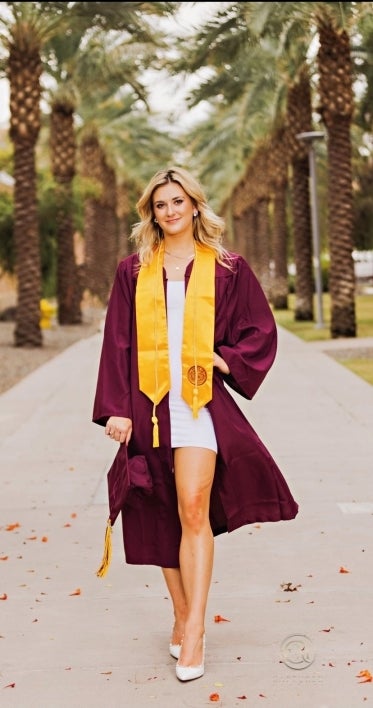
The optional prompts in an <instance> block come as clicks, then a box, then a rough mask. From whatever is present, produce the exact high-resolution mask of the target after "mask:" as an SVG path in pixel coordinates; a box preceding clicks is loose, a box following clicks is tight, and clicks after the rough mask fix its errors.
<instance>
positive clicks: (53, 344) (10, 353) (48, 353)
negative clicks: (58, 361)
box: [0, 308, 104, 394]
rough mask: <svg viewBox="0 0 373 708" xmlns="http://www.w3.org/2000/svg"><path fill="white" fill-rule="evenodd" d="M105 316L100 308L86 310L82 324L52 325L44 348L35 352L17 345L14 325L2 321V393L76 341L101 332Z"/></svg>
mask: <svg viewBox="0 0 373 708" xmlns="http://www.w3.org/2000/svg"><path fill="white" fill-rule="evenodd" d="M103 317H104V311H103V310H102V309H100V308H89V309H86V310H83V322H82V324H79V325H64V326H61V325H57V324H52V326H51V327H50V329H43V346H42V347H36V348H31V349H30V348H25V347H15V346H14V339H13V332H14V326H15V325H14V322H0V394H1V393H4V391H7V390H8V389H9V388H11V387H12V386H14V385H15V384H16V383H18V381H20V380H21V379H23V378H24V377H25V376H27V375H28V374H30V373H31V372H32V371H34V370H35V369H37V368H38V367H39V366H41V365H42V364H44V363H45V362H46V361H48V360H49V359H52V358H53V357H54V356H56V355H57V354H59V353H60V352H62V351H63V350H64V349H66V348H67V347H69V346H70V345H71V344H74V342H76V341H78V340H80V339H84V338H85V337H90V336H91V335H93V334H96V333H97V332H99V331H100V329H101V326H102V320H103Z"/></svg>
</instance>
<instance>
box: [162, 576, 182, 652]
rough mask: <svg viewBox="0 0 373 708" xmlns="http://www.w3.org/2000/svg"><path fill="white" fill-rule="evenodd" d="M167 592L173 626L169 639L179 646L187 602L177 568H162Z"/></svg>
mask: <svg viewBox="0 0 373 708" xmlns="http://www.w3.org/2000/svg"><path fill="white" fill-rule="evenodd" d="M162 572H163V575H164V578H165V581H166V585H167V588H168V591H169V593H170V595H171V600H172V605H173V612H174V626H173V629H172V634H171V637H170V642H171V644H181V642H182V641H183V637H184V629H185V620H186V616H187V602H186V597H185V592H184V587H183V582H182V580H181V573H180V569H179V568H162Z"/></svg>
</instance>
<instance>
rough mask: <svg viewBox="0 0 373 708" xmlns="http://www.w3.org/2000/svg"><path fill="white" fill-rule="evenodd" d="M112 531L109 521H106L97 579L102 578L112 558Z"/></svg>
mask: <svg viewBox="0 0 373 708" xmlns="http://www.w3.org/2000/svg"><path fill="white" fill-rule="evenodd" d="M112 533H113V529H112V526H111V521H110V519H108V520H107V524H106V531H105V544H104V554H103V556H102V561H101V565H100V567H99V569H98V571H97V572H96V575H97V577H98V578H103V577H104V576H105V575H106V573H107V572H108V570H109V566H110V563H111V556H112V550H113V549H112V539H111V536H112Z"/></svg>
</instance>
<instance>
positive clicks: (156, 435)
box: [152, 415, 159, 447]
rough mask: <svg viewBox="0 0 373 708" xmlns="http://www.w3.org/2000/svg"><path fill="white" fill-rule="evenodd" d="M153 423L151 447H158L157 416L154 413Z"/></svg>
mask: <svg viewBox="0 0 373 708" xmlns="http://www.w3.org/2000/svg"><path fill="white" fill-rule="evenodd" d="M152 423H153V447H159V428H158V418H157V416H156V415H153V416H152Z"/></svg>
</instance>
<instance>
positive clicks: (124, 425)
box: [105, 415, 132, 445]
mask: <svg viewBox="0 0 373 708" xmlns="http://www.w3.org/2000/svg"><path fill="white" fill-rule="evenodd" d="M105 435H108V436H109V438H111V439H112V440H115V441H116V442H119V443H124V442H125V443H126V445H128V443H129V441H130V439H131V435H132V420H131V418H120V417H119V416H114V415H112V416H111V417H110V418H109V419H108V421H107V423H106V426H105Z"/></svg>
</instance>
